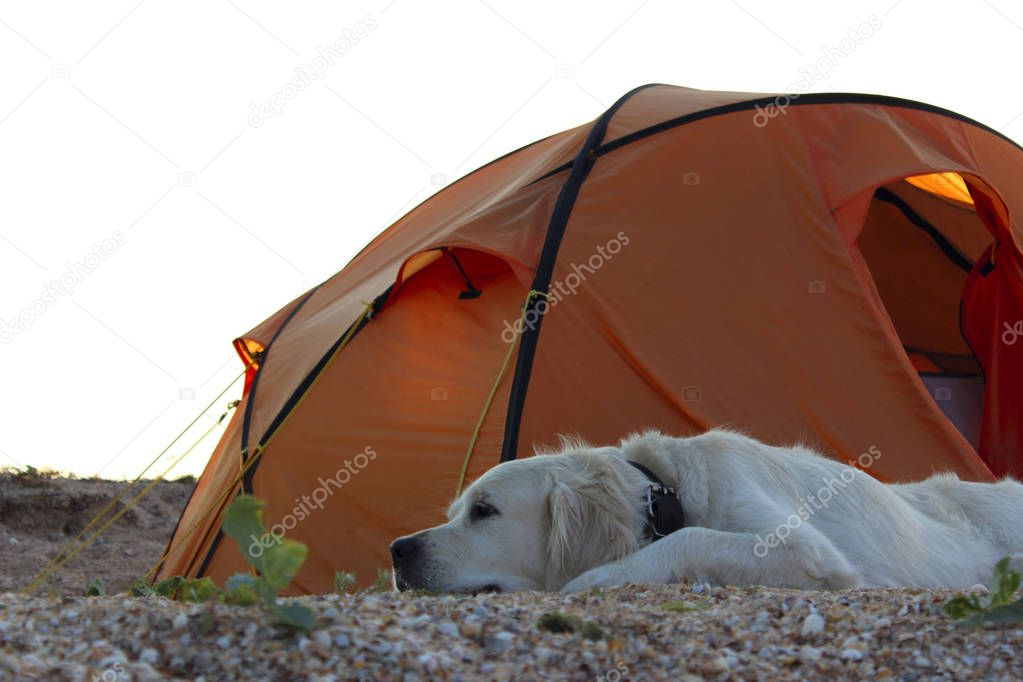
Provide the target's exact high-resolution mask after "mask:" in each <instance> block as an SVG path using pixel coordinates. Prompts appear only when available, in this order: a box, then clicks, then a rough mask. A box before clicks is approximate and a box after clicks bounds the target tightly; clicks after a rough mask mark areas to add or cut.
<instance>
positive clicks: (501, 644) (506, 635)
mask: <svg viewBox="0 0 1023 682" xmlns="http://www.w3.org/2000/svg"><path fill="white" fill-rule="evenodd" d="M514 640H515V635H513V634H512V633H510V632H506V631H503V630H502V631H501V632H498V633H496V634H493V635H491V636H489V637H487V641H486V643H485V644H484V646H485V648H486V650H487V652H489V653H492V654H503V653H504V652H506V651H508V650H509V649H511V646H512V642H513V641H514ZM588 653H590V652H588V651H586V652H584V653H583V657H584V658H585V655H586V654H588ZM590 655H591V656H592V654H590Z"/></svg>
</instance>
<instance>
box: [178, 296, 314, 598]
mask: <svg viewBox="0 0 1023 682" xmlns="http://www.w3.org/2000/svg"><path fill="white" fill-rule="evenodd" d="M320 286H322V285H319V284H318V285H316V286H315V287H313V288H312V289H310V290H309V293H307V294H306V295H305V296H304V297H303V298H302V300H301V301H299V302H298V305H296V306H295V308H294V309H293V310H292V311H291V312H290V313H288V316H287V317H285V318H284V321H283V322H281V326H280V327H278V328H277V331H275V332H274V334H273V336H271V337H270V341H269V342H268V343H267V344H266V348H265V349H263V357H262V358H260V361H259V369H257V370H256V375H255V376H254V377H252V386H250V387H249V394H248V395H247V396H245V397H246V399H247V400H246V403H245V414H244V415H243V416H242V437H241V446H242V453H243V455H247V454H248V450H249V427H250V425H251V424H252V409H253V405H254V404H255V402H256V388H257V387H258V386H259V377H260V375H261V374H262V369H263V367H265V366H266V361H267V358H268V357H269V356H270V349H271V348H273V345H274V341H276V340H277V337H278V336H280V335H281V332H283V331H284V328H285V327H287V326H288V323H289V322H291V320H293V319H294V317H295V315H297V314H298V311H299V310H301V309H302V306H304V305H305V304H306V301H308V300H309V299H310V298H311V297H312V295H313V294H315V293H316V292H317V291H319V289H320ZM246 461H248V457H247V456H246V457H244V458H243V460H242V464H243V465H244V463H245V462H246ZM246 483H248V487H246ZM242 490H243V492H247V493H249V494H251V493H252V487H251V481H249V482H246V481H243V482H242ZM192 493H193V494H194V493H195V489H194V488H193V489H192ZM191 501H192V496H191V495H189V497H188V502H186V503H185V506H184V507H183V508H182V510H181V516H179V517H178V522H177V524H175V525H174V533H172V534H171V539H170V540H169V541H168V546H169V545H170V543H171V542H173V541H174V535H175V534H176V533H177V532H178V526H179V525H180V524H181V519H182V518H184V516H185V509H188V504H189V503H190V502H191ZM223 535H224V530H223V528H220V529H218V530H217V535H216V537H214V538H213V544H211V545H210V549H209V551H207V552H206V556H205V557H204V558H203V560H202V563H201V564H200V565H199V572H198V573H197V574H196V576H195V577H196V578H201V577H202V576H203V574H204V573H205V572H206V569H207V568H208V567H209V565H210V561H212V560H213V555H214V554H216V552H217V547H218V546H219V545H220V540H221V539H222V538H223ZM185 573H188V571H185Z"/></svg>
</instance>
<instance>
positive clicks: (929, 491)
mask: <svg viewBox="0 0 1023 682" xmlns="http://www.w3.org/2000/svg"><path fill="white" fill-rule="evenodd" d="M561 449H562V451H563V452H562V453H561V454H557V455H540V456H537V457H530V458H527V459H523V460H517V461H513V462H508V463H505V464H501V465H498V466H497V467H495V468H494V469H491V470H490V471H488V472H487V473H486V474H484V475H483V476H482V477H480V478H479V479H478V480H477V481H476V482H475V483H473V485H472V486H470V487H469V488H468V489H467V490H466V491H465V493H464V494H463V495H462V496H461V497H460V498H459V499H458V500H456V501H455V502H454V503H453V504H452V507H451V509H450V511H449V522H448V523H446V524H443V525H441V526H437V527H435V528H432V529H428V530H426V531H423V532H421V533H419V534H416V536H415V537H417V538H418V539H420V540H421V542H422V546H423V549H422V551H423V556H422V561H421V562H420V563H419V564H418V565H416V566H415V567H414V568H409V567H403V568H402V569H401V571H402V575H401V576H400V578H401V581H400V583H401V584H404V585H405V586H411V587H424V588H427V589H432V590H438V591H471V590H476V589H481V588H483V587H484V586H496V587H498V588H499V589H502V590H522V589H548V590H551V589H564V590H565V591H576V590H583V589H588V588H591V587H599V586H608V585H618V584H623V583H627V582H629V583H668V582H673V581H677V580H681V579H683V578H688V579H690V580H706V581H709V582H712V583H716V584H732V585H752V584H759V585H773V586H788V587H797V588H804V589H822V588H823V589H845V588H851V587H856V586H864V587H879V586H914V587H959V588H964V587H969V586H971V585H974V584H976V583H978V582H984V581H986V579H987V578H988V576H989V575H990V572H991V568H992V566H993V565H994V564H995V563H996V562H997V561H998V560H999V559H1000V558H1002V557H1003V556H1014V565H1015V566H1014V567H1016V568H1017V569H1018V568H1019V567H1021V566H1023V554H1021V553H1023V485H1020V484H1019V483H1017V482H1015V481H1012V480H1004V481H1001V482H999V483H994V484H990V483H970V482H965V481H960V480H959V479H958V478H957V477H955V476H954V475H952V474H939V475H936V476H933V477H932V478H929V479H927V480H925V481H922V482H920V483H912V484H901V485H886V484H883V483H880V482H879V481H877V480H876V479H874V478H872V477H871V476H869V475H868V474H866V473H864V472H863V471H860V470H858V469H854V468H852V467H849V466H846V465H843V464H840V463H838V462H835V461H833V460H830V459H827V458H825V457H822V456H820V455H818V454H816V453H814V452H811V451H809V450H807V449H805V448H802V447H772V446H769V445H765V444H763V443H760V442H758V441H756V440H753V439H752V438H748V437H746V436H743V435H740V434H737V433H732V432H728V431H710V432H708V433H705V434H703V435H701V436H696V437H692V438H671V437H667V436H663V435H661V434H659V433H653V432H651V433H646V434H643V435H639V436H633V437H630V438H627V439H626V440H624V441H623V442H622V443H621V444H620V445H619V447H617V448H615V447H607V448H591V447H589V446H586V445H585V444H581V443H574V442H563V443H562V448H561ZM886 456H887V457H897V456H898V454H897V453H882V452H880V451H877V450H876V449H872V450H871V454H870V455H869V457H867V458H866V460H864V461H861V464H864V463H866V464H867V465H868V468H869V465H870V464H871V463H872V462H873V461H876V460H877V459H880V458H881V457H886ZM626 460H633V461H637V462H639V463H641V464H644V465H645V466H647V467H648V468H650V469H651V470H652V471H653V472H654V473H656V474H657V476H658V477H659V478H660V479H661V480H662V481H664V482H665V483H667V484H668V485H670V486H672V487H674V488H675V489H676V490H678V494H679V497H680V499H681V501H682V505H683V508H684V510H685V516H686V527H685V528H682V529H680V530H678V531H676V532H674V533H672V534H671V535H669V536H667V537H665V538H662V539H661V540H658V541H657V542H653V543H651V542H649V541H648V540H646V539H644V534H643V529H644V514H643V497H644V491H645V490H646V486H647V481H646V478H645V477H644V476H643V475H642V474H641V473H640V472H639V471H638V470H637V469H635V468H634V467H632V466H631V465H629V464H628V463H627V461H626ZM825 488H827V489H829V490H830V493H824V492H823V491H824V489H825ZM825 497H827V498H828V499H827V500H826V502H825ZM477 500H486V501H488V502H489V503H490V504H492V505H493V507H494V508H496V509H497V510H498V514H496V515H494V516H489V517H486V518H478V519H473V517H472V515H471V514H470V510H471V508H472V505H473V503H474V502H476V501H477ZM785 528H787V529H788V530H787V531H786V530H783V529H785ZM772 534H774V536H775V537H776V538H780V537H781V536H782V535H785V536H786V537H785V538H784V542H781V541H779V542H778V543H776V544H775V545H774V546H769V544H768V541H769V539H770V537H771V535H772ZM397 572H398V567H397V566H396V576H395V577H396V581H398V579H399V575H398V574H397Z"/></svg>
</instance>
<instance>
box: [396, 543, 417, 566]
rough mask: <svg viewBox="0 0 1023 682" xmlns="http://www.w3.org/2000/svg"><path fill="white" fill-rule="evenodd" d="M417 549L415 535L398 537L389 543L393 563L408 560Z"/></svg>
mask: <svg viewBox="0 0 1023 682" xmlns="http://www.w3.org/2000/svg"><path fill="white" fill-rule="evenodd" d="M418 551H419V538H417V537H407V538H398V539H397V540H395V541H394V542H392V543H391V558H392V559H393V560H394V563H398V562H400V561H408V560H409V559H410V558H411V557H412V556H413V555H414V554H415V553H416V552H418Z"/></svg>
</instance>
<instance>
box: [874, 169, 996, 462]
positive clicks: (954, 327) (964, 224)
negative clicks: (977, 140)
mask: <svg viewBox="0 0 1023 682" xmlns="http://www.w3.org/2000/svg"><path fill="white" fill-rule="evenodd" d="M993 241H994V238H993V237H992V235H991V233H990V232H989V231H988V229H987V227H985V225H984V223H983V221H982V220H981V218H980V217H979V216H978V215H977V212H976V210H975V207H974V204H973V200H972V198H971V196H970V192H969V190H968V188H967V186H966V183H965V181H964V180H963V178H962V177H961V176H960V175H958V174H956V173H936V174H931V175H924V176H914V177H910V178H905V179H902V180H897V181H895V182H891V183H889V184H887V185H885V186H883V187H880V188H879V189H878V190H877V191H876V192H875V193H874V197H873V200H872V201H871V204H870V208H869V210H868V212H867V219H866V223H865V224H864V228H863V231H862V232H861V234H860V237H859V240H858V245H859V248H860V252H861V253H862V254H863V258H864V260H865V261H866V263H867V266H868V268H869V269H870V273H871V275H872V277H873V280H874V284H875V286H876V288H877V291H878V294H879V295H880V297H881V301H882V303H884V306H885V309H886V310H887V312H888V315H889V317H890V319H891V321H892V324H893V325H894V327H895V331H896V332H897V333H898V336H899V339H900V340H901V341H902V344H903V347H904V349H905V351H906V354H907V356H908V357H909V359H910V361H911V362H912V364H913V367H914V368H915V369H916V370H917V373H918V374H919V376H920V378H921V380H922V381H923V383H924V385H925V386H926V387H927V389H928V392H929V393H930V395H931V398H932V399H933V400H934V402H935V403H936V404H937V406H938V407H939V409H940V410H941V411H942V412H943V413H944V414H945V416H946V417H948V419H949V420H950V421H951V422H952V423H953V424H954V425H955V426H956V428H957V429H958V430H959V432H960V433H962V435H963V436H964V437H965V438H966V440H967V441H968V442H969V443H970V444H971V445H972V446H973V447H974V449H975V450H979V443H980V432H981V424H982V420H983V412H984V390H985V387H984V373H983V371H982V368H981V365H980V364H979V363H978V361H977V358H976V356H975V355H974V352H973V349H972V348H971V347H970V345H969V344H968V343H967V341H966V339H965V338H964V336H963V333H962V331H961V328H960V321H959V320H960V306H961V301H962V298H963V289H964V287H965V286H966V281H967V278H968V277H969V275H970V272H971V270H972V269H973V265H974V263H975V262H976V261H977V260H978V259H980V258H981V257H982V255H983V254H984V251H985V250H986V249H987V248H988V246H989V245H990V244H991V243H992V242H993Z"/></svg>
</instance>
